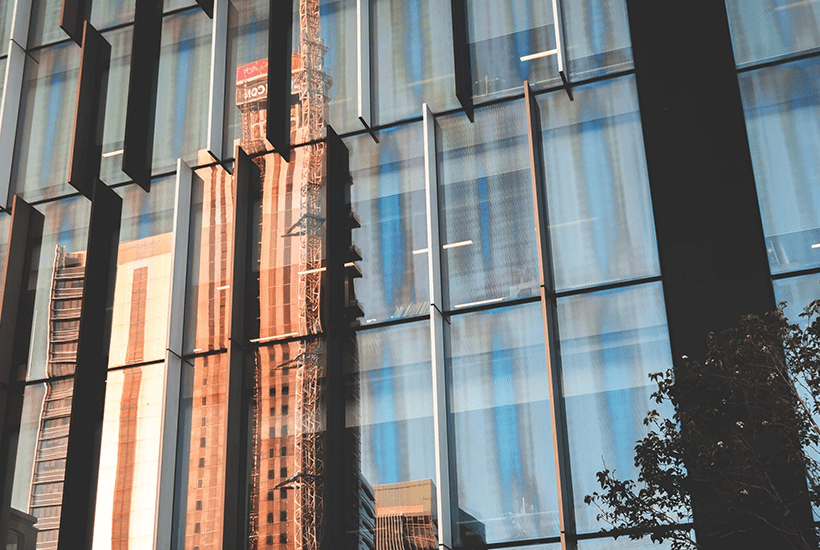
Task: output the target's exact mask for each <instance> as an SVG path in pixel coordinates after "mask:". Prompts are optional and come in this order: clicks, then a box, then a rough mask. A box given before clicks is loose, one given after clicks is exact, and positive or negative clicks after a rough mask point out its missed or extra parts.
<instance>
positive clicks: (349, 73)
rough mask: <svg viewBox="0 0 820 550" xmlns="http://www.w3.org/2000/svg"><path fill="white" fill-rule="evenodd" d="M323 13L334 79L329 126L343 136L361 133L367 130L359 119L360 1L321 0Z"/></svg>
mask: <svg viewBox="0 0 820 550" xmlns="http://www.w3.org/2000/svg"><path fill="white" fill-rule="evenodd" d="M320 10H321V12H322V21H321V25H322V40H323V41H324V43H325V46H327V48H328V50H327V53H326V54H325V72H326V73H327V74H329V75H330V77H331V78H332V79H333V83H332V86H331V87H330V90H329V100H328V122H329V123H330V124H331V125H332V126H333V129H334V130H336V132H337V133H340V134H341V133H345V132H351V131H353V130H359V129H361V128H362V127H363V126H362V124H361V122H359V119H358V116H359V111H358V101H359V99H358V98H359V96H358V94H359V88H358V82H357V79H356V70H357V57H356V39H355V36H356V1H355V0H321V1H320ZM365 47H367V46H365ZM368 120H370V119H368ZM370 122H372V120H370Z"/></svg>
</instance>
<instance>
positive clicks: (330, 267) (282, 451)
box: [0, 0, 820, 550]
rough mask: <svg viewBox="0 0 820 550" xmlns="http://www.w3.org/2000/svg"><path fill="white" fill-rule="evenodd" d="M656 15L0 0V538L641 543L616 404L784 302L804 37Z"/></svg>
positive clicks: (392, 1) (806, 23)
mask: <svg viewBox="0 0 820 550" xmlns="http://www.w3.org/2000/svg"><path fill="white" fill-rule="evenodd" d="M63 3H65V5H66V6H67V7H68V9H65V8H64V6H63ZM655 4H656V2H650V1H649V0H582V1H578V2H570V1H567V0H563V1H562V0H554V1H547V2H525V1H518V0H505V1H501V2H488V1H485V0H471V1H466V0H451V1H439V0H294V1H293V2H259V1H255V0H229V1H228V0H226V1H223V0H214V1H213V2H210V3H209V2H207V1H205V0H202V1H201V2H199V3H196V2H194V1H193V0H165V1H164V2H156V1H154V2H146V1H144V0H122V1H121V2H102V1H94V2H91V1H90V0H87V2H86V3H82V2H77V1H76V0H65V2H63V0H5V1H3V2H2V4H1V5H0V73H2V74H4V75H5V76H4V79H3V81H2V89H0V93H2V107H0V243H2V244H0V257H2V259H3V263H4V264H5V263H6V262H5V260H6V258H8V260H9V262H8V267H7V268H6V271H5V272H4V274H3V275H2V277H5V279H3V280H2V281H0V282H3V283H4V284H5V294H4V303H3V317H2V318H0V348H2V347H3V346H5V348H4V349H0V355H6V356H7V357H8V360H6V359H3V361H4V362H3V363H2V364H0V376H3V377H5V379H4V380H0V382H2V383H3V384H6V386H7V387H8V388H9V389H8V390H4V392H6V393H4V399H5V405H4V406H5V407H6V411H7V412H6V416H5V417H4V418H7V419H12V420H11V427H10V428H9V427H8V425H9V422H7V423H6V426H7V427H6V428H4V429H3V432H2V433H1V434H0V440H1V441H0V443H2V444H0V450H5V451H8V454H9V457H7V458H5V459H3V461H0V462H2V463H3V464H5V472H6V474H5V476H4V485H3V491H2V492H0V493H3V494H5V495H6V497H4V499H5V500H4V501H3V502H2V503H0V506H2V507H3V508H2V509H0V528H3V527H5V524H4V522H8V521H9V520H8V516H9V514H10V512H9V509H10V508H13V509H15V510H18V511H21V512H24V513H27V514H31V515H32V516H34V517H36V518H37V525H36V527H38V529H39V534H38V539H37V545H36V546H37V548H38V549H48V548H60V549H62V550H65V549H67V548H94V549H97V550H100V549H102V550H107V549H109V548H111V549H114V548H117V549H142V548H176V549H180V550H183V549H184V550H206V549H215V548H244V547H247V548H253V549H259V550H262V549H264V548H278V549H281V550H285V549H287V550H319V549H323V548H346V549H347V548H351V549H352V548H356V549H362V550H365V549H369V550H382V549H385V550H386V549H388V548H390V549H393V548H408V549H409V548H418V549H422V548H424V549H427V548H435V547H440V546H441V545H444V546H446V547H447V548H460V547H464V548H467V547H469V548H473V547H490V548H498V549H502V548H513V547H528V548H529V547H531V548H539V549H544V550H557V549H558V548H562V549H574V548H579V549H585V550H592V549H596V548H624V549H630V548H645V547H650V546H651V543H650V542H649V541H648V540H645V541H638V542H636V541H630V540H628V539H624V538H618V539H617V540H613V539H612V538H611V537H607V536H606V535H605V534H602V533H600V530H601V528H602V527H606V525H604V524H602V523H601V522H600V521H599V520H598V519H597V518H596V515H597V510H596V509H594V508H592V507H589V506H587V505H585V504H584V502H583V497H584V495H586V494H589V493H591V492H592V491H594V490H595V489H596V488H597V480H596V476H595V473H596V472H597V471H599V470H602V469H603V468H604V467H607V468H609V469H614V470H615V471H616V472H617V473H618V474H619V475H622V476H634V474H635V471H636V470H635V466H634V464H633V447H634V444H635V441H636V440H637V439H639V438H641V437H642V436H643V435H644V434H645V433H646V427H645V426H644V425H643V423H642V420H643V417H644V416H645V414H646V411H647V409H649V408H651V407H652V404H651V403H650V400H649V396H650V394H651V393H652V391H653V385H652V383H651V381H650V380H649V378H648V374H649V373H652V372H660V371H664V370H666V369H668V368H671V367H673V366H674V365H678V363H679V361H680V357H681V356H682V355H684V354H688V355H689V356H692V357H698V356H699V355H700V354H702V353H703V340H704V337H705V335H706V334H707V333H708V332H709V331H712V330H719V329H721V328H724V327H727V326H730V325H731V324H732V323H733V322H734V321H736V320H737V318H738V317H739V316H740V315H742V314H744V313H750V312H763V311H767V310H771V309H773V308H774V307H775V304H776V302H777V301H781V300H785V301H788V302H789V306H788V309H787V313H788V314H789V315H790V316H793V317H794V318H795V319H796V313H797V312H798V311H799V310H800V309H801V308H802V306H803V305H805V304H807V303H808V302H809V301H810V300H811V299H813V298H815V297H816V296H817V295H818V287H817V284H818V282H819V281H820V186H818V185H817V184H818V181H817V174H818V171H819V170H818V169H819V168H820V107H818V101H817V99H818V97H820V94H818V91H817V90H818V84H817V82H818V81H820V31H818V28H820V7H817V6H815V5H814V4H813V3H811V2H792V3H789V2H780V1H775V0H753V1H746V0H744V1H743V2H741V1H739V0H726V2H725V3H720V2H718V3H715V2H711V3H710V2H706V1H705V0H703V1H700V0H698V1H696V2H694V3H686V5H681V6H663V7H660V6H656V5H655ZM74 8H76V9H77V11H76V13H77V18H76V21H75V20H72V19H71V18H70V17H69V16H70V15H71V14H72V13H74V12H73V11H72V9H74ZM160 8H161V9H160ZM152 10H153V12H152ZM152 13H153V15H152ZM146 14H147V15H146ZM146 21H153V22H154V23H155V25H156V26H155V27H153V30H152V27H150V25H148V24H147V23H146ZM157 22H158V23H157ZM61 25H62V28H61ZM146 28H147V29H148V30H147V31H146ZM64 29H65V30H64ZM693 29H696V30H693ZM95 32H98V33H99V36H100V37H101V39H102V40H104V43H103V42H102V41H98V40H97V38H96V36H97V35H96V34H95ZM146 37H147V38H146ZM95 41H96V42H95ZM95 44H96V45H95ZM100 44H103V45H100ZM107 48H110V52H109V53H107V54H106V52H107V51H108V50H107ZM92 54H93V55H92ZM94 56H97V57H94ZM100 56H102V57H100ZM101 60H103V61H101ZM106 64H107V66H108V69H107V71H103V70H100V71H97V72H99V74H95V70H97V69H102V68H104V67H105V65H106ZM140 70H143V71H147V72H142V73H140V72H139V71H140ZM134 75H137V77H135V76H134ZM140 75H142V76H141V77H140ZM145 75H148V78H145ZM152 75H153V76H152ZM154 77H155V79H156V80H155V81H154V80H152V78H154ZM89 90H90V91H89ZM146 90H147V92H146ZM95 91H96V93H97V96H94V93H95ZM154 103H155V104H154ZM84 109H85V110H84ZM95 117H98V118H97V120H98V122H99V128H97V126H95V125H93V124H92V125H91V128H90V129H89V128H87V127H86V128H85V130H83V128H84V126H83V123H84V121H85V120H92V121H93V120H94V118H95ZM86 126H87V125H86ZM140 130H142V131H144V132H147V133H146V134H144V135H143V136H142V137H141V138H140V137H139V131H140ZM135 135H137V137H136V138H135V137H133V136H135ZM145 136H148V138H150V139H148V140H147V143H148V145H149V147H148V152H147V154H145V155H143V157H140V156H139V154H140V153H139V151H140V147H142V148H143V150H144V149H145V144H146V139H145ZM84 140H85V141H84ZM140 140H142V141H140ZM84 143H85V144H91V145H89V146H88V147H87V148H86V149H83V144H84ZM134 158H137V161H134V160H133V159H134ZM135 162H136V163H135ZM96 163H99V170H97V168H96ZM89 167H90V168H89ZM83 170H85V171H83ZM97 177H98V179H99V181H100V182H102V183H104V185H105V186H104V187H103V186H101V185H100V184H94V180H96V179H97ZM94 185H100V186H99V187H98V188H94ZM107 191H112V193H109V194H108V195H107V194H106V193H107ZM114 194H116V197H113V195H114ZM105 197H108V198H105ZM106 200H108V201H113V202H110V203H108V204H120V203H121V214H119V213H117V212H115V210H114V209H113V208H112V207H106V206H105V205H106V204H107V203H106V202H105V201H106ZM106 213H108V214H110V216H109V217H111V218H115V220H113V221H112V220H107V221H106V220H105V219H104V218H105V214H106ZM24 215H25V216H29V218H27V220H28V221H26V220H23V216H24ZM38 216H41V218H39V217H38ZM38 219H40V220H41V221H40V222H38V221H37V220H38ZM20 220H23V221H20ZM24 222H25V223H24ZM38 223H39V225H38ZM106 223H107V224H108V225H106ZM20 228H23V229H20ZM26 229H27V231H26ZM20 235H22V237H20ZM15 236H16V237H17V240H16V241H15ZM21 238H22V240H21ZM106 238H107V239H109V240H111V242H110V243H109V242H108V241H105V239H106ZM21 242H22V243H23V244H22V245H21V244H20V243H21ZM6 243H8V246H7V244H6ZM100 243H102V244H100ZM99 250H108V251H109V254H110V256H105V254H103V253H101V252H99ZM95 281H96V282H95ZM106 281H108V282H107V283H106ZM15 285H16V286H15ZM13 296H17V298H16V299H12V298H10V297H13ZM12 302H14V303H15V304H17V305H15V307H14V308H12V307H11V306H10V305H9V304H11V303H12ZM18 302H19V304H18ZM86 318H93V319H94V322H93V323H92V322H91V321H89V322H84V320H85V319H86ZM20 319H22V320H23V322H19V320H20ZM12 325H15V327H16V328H15V331H16V333H15V332H13V331H12V332H9V331H10V330H11V329H9V328H8V327H9V326H12ZM94 327H102V329H103V330H96V329H94ZM92 332H93V334H92ZM7 334H11V335H12V337H11V339H10V340H9V339H8V338H7V339H6V340H3V338H4V337H5V336H4V335H7ZM95 335H98V337H99V338H100V339H101V340H99V341H100V342H103V343H104V346H103V344H99V345H97V346H96V347H93V346H90V344H87V343H86V344H84V343H83V342H92V341H96V340H92V339H93V338H94V337H96V336H95ZM92 348H93V349H92ZM103 348H104V349H103ZM101 365H103V366H102V367H101ZM15 395H19V396H20V397H19V398H14V396H15ZM78 396H79V397H78ZM667 412H668V411H667ZM15 419H16V420H15ZM77 419H80V420H79V421H78V420H77ZM18 425H19V428H16V426H18ZM83 498H84V499H86V500H87V502H88V504H89V505H87V506H86V505H82V504H78V503H81V502H83V501H82V499H83ZM697 519H698V518H697V510H696V521H697ZM682 528H689V526H683V527H682ZM708 536H709V534H708V533H706V532H704V537H705V539H708ZM738 544H740V543H738Z"/></svg>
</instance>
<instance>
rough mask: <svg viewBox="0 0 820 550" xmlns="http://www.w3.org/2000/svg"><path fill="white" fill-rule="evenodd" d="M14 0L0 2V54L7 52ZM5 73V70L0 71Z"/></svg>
mask: <svg viewBox="0 0 820 550" xmlns="http://www.w3.org/2000/svg"><path fill="white" fill-rule="evenodd" d="M13 8H14V2H13V1H12V0H6V1H5V2H3V3H2V4H0V55H6V54H7V53H9V38H10V37H11V18H12V15H13V13H14V9H13ZM0 74H5V71H4V72H2V73H0Z"/></svg>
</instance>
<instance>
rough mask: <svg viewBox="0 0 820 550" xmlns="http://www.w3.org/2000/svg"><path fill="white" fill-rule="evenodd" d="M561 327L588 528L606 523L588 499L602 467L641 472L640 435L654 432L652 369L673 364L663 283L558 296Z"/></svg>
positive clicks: (578, 492)
mask: <svg viewBox="0 0 820 550" xmlns="http://www.w3.org/2000/svg"><path fill="white" fill-rule="evenodd" d="M558 328H559V332H560V340H561V362H562V368H563V376H564V398H565V403H566V410H567V425H568V431H569V446H570V460H571V464H572V478H573V479H572V482H573V485H572V487H573V492H574V500H575V520H576V523H577V526H578V532H579V533H586V532H592V531H597V530H599V529H601V527H603V526H604V525H603V524H602V523H600V522H598V521H597V520H596V519H595V516H596V514H597V512H598V511H597V509H595V507H593V506H587V505H586V504H584V496H585V495H588V494H592V492H593V491H596V490H600V486H599V485H598V483H597V480H596V476H595V473H596V472H599V471H601V470H603V469H604V463H605V464H606V468H608V469H610V470H615V471H616V472H618V475H619V477H621V478H622V479H626V478H632V479H635V478H636V476H637V470H636V468H635V466H634V463H633V461H634V454H635V453H634V446H635V441H637V440H638V439H640V438H641V437H643V436H644V435H645V434H646V432H647V428H646V427H645V426H644V425H643V419H644V417H645V416H646V412H647V411H648V410H650V409H652V408H657V405H655V403H654V402H651V401H650V398H649V396H650V394H651V393H652V392H653V391H654V390H655V389H657V386H656V385H655V384H654V383H652V382H651V381H650V380H649V376H648V375H649V373H653V372H662V371H665V370H666V369H668V368H671V366H672V357H671V351H670V348H669V333H668V330H667V327H666V313H665V310H664V303H663V291H662V288H661V284H660V283H652V284H647V285H641V286H637V287H628V288H624V289H616V290H608V291H603V292H597V293H594V294H586V295H580V296H573V297H569V298H559V300H558ZM659 412H661V413H662V414H668V413H671V408H670V410H660V411H659ZM602 460H603V462H602Z"/></svg>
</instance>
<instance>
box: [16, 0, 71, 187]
mask: <svg viewBox="0 0 820 550" xmlns="http://www.w3.org/2000/svg"><path fill="white" fill-rule="evenodd" d="M35 5H36V3H35ZM58 7H59V4H58ZM60 32H63V31H60ZM32 55H33V56H34V57H26V68H25V76H24V79H23V90H22V99H21V101H20V114H19V117H18V121H17V139H16V140H15V144H14V161H13V163H12V171H11V182H12V183H11V193H10V194H12V195H13V194H14V193H17V194H19V195H20V196H22V197H23V198H24V199H26V200H27V201H29V202H32V201H37V200H40V199H45V198H51V197H54V196H58V195H65V194H68V193H71V192H74V188H73V187H71V186H70V185H68V184H67V183H66V182H67V181H68V164H69V155H70V151H71V136H72V133H73V131H74V110H75V106H76V99H77V75H78V72H79V67H80V48H78V47H77V45H76V44H74V43H73V42H65V43H63V44H58V45H55V46H52V47H49V48H44V49H41V50H36V51H35V52H33V53H32Z"/></svg>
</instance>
